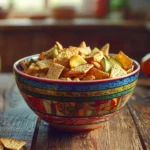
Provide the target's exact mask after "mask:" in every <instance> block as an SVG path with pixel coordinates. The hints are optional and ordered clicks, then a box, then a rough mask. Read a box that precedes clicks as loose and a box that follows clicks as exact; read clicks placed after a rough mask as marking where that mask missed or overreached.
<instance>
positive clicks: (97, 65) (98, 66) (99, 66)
mask: <svg viewBox="0 0 150 150" xmlns="http://www.w3.org/2000/svg"><path fill="white" fill-rule="evenodd" d="M91 64H93V65H94V67H95V68H97V69H99V70H103V67H102V66H101V64H100V63H98V62H96V61H92V62H91Z"/></svg>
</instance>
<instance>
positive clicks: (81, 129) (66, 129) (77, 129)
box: [49, 123, 104, 132]
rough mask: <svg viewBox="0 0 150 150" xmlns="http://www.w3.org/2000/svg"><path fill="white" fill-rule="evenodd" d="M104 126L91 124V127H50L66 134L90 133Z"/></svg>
mask: <svg viewBox="0 0 150 150" xmlns="http://www.w3.org/2000/svg"><path fill="white" fill-rule="evenodd" d="M103 125H104V124H103V123H100V124H91V125H62V124H55V123H49V126H50V127H52V128H55V129H57V130H59V131H64V132H88V131H92V130H95V129H98V128H101V127H102V126H103Z"/></svg>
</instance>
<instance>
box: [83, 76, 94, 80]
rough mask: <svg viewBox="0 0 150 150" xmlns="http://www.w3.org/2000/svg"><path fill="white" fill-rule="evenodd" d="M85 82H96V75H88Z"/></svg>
mask: <svg viewBox="0 0 150 150" xmlns="http://www.w3.org/2000/svg"><path fill="white" fill-rule="evenodd" d="M83 80H95V76H94V75H87V76H85V77H84V78H83Z"/></svg>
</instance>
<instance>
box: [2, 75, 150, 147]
mask: <svg viewBox="0 0 150 150" xmlns="http://www.w3.org/2000/svg"><path fill="white" fill-rule="evenodd" d="M0 137H12V138H16V139H21V140H26V141H27V145H26V148H25V149H30V150H150V79H139V81H138V83H137V87H136V89H135V92H134V94H133V96H132V97H131V99H130V101H129V102H128V104H127V105H126V106H125V107H124V108H123V109H122V110H121V112H120V113H119V114H118V115H117V116H115V118H113V119H112V120H110V121H109V122H106V123H105V124H104V126H103V127H102V128H100V129H97V130H94V131H91V132H85V133H64V132H60V131H57V130H55V129H52V128H50V127H49V126H48V124H47V123H45V122H44V121H42V120H40V119H39V118H38V117H37V116H36V115H35V114H34V113H33V112H32V111H31V110H30V109H29V108H28V106H27V105H26V104H25V102H24V101H23V99H22V97H21V95H20V94H19V91H18V89H17V87H16V84H15V81H14V79H13V75H12V74H0Z"/></svg>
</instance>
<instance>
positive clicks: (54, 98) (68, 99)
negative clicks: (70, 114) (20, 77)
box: [20, 86, 135, 102]
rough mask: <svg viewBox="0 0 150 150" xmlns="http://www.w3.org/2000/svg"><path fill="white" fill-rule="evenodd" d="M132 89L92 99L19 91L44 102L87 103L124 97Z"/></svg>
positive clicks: (25, 90)
mask: <svg viewBox="0 0 150 150" xmlns="http://www.w3.org/2000/svg"><path fill="white" fill-rule="evenodd" d="M134 87H135V86H134ZM134 87H132V88H130V89H127V90H125V91H122V92H118V93H115V94H110V95H102V96H93V97H67V96H50V95H46V94H44V95H43V94H40V93H36V92H33V91H29V90H27V89H23V88H21V89H20V90H21V91H22V92H24V93H25V94H28V95H31V96H34V97H37V98H42V99H46V100H52V101H61V102H62V101H64V102H78V101H81V102H83V101H84V102H89V101H97V100H109V99H113V98H116V97H120V96H123V95H126V94H128V93H130V92H132V91H133V89H134Z"/></svg>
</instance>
